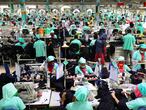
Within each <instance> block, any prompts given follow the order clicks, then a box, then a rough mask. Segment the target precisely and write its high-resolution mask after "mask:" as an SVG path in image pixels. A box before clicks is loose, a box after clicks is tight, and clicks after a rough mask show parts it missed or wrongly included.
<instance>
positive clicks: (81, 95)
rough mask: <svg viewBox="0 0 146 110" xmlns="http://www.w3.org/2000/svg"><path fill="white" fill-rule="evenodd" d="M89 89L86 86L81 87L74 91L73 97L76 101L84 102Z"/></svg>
mask: <svg viewBox="0 0 146 110" xmlns="http://www.w3.org/2000/svg"><path fill="white" fill-rule="evenodd" d="M88 94H89V91H88V89H87V88H86V87H81V88H79V89H78V90H77V91H76V92H75V95H74V96H75V97H76V99H77V101H80V102H85V101H87V98H88Z"/></svg>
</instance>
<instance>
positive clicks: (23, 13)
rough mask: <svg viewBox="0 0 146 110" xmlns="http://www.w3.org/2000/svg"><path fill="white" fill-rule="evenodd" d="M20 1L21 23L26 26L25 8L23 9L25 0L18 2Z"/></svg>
mask: <svg viewBox="0 0 146 110" xmlns="http://www.w3.org/2000/svg"><path fill="white" fill-rule="evenodd" d="M19 1H20V8H21V16H22V21H23V25H25V24H26V18H27V15H26V7H25V2H26V0H19Z"/></svg>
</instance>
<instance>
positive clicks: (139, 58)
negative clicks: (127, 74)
mask: <svg viewBox="0 0 146 110" xmlns="http://www.w3.org/2000/svg"><path fill="white" fill-rule="evenodd" d="M144 60H146V44H141V45H140V46H139V50H137V51H135V52H134V53H133V56H132V61H133V70H134V71H137V70H140V69H141V65H140V64H138V62H143V61H144Z"/></svg>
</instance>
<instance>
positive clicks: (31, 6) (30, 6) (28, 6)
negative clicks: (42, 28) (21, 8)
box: [26, 5, 36, 8]
mask: <svg viewBox="0 0 146 110" xmlns="http://www.w3.org/2000/svg"><path fill="white" fill-rule="evenodd" d="M26 8H36V5H26Z"/></svg>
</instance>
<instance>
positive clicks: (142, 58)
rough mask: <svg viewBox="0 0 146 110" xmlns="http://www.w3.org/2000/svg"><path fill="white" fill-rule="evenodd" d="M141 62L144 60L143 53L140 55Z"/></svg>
mask: <svg viewBox="0 0 146 110" xmlns="http://www.w3.org/2000/svg"><path fill="white" fill-rule="evenodd" d="M141 60H142V61H143V60H144V53H141Z"/></svg>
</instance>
